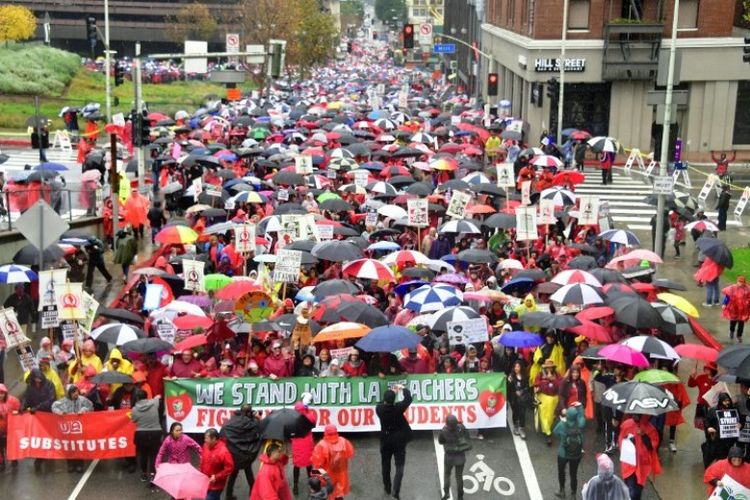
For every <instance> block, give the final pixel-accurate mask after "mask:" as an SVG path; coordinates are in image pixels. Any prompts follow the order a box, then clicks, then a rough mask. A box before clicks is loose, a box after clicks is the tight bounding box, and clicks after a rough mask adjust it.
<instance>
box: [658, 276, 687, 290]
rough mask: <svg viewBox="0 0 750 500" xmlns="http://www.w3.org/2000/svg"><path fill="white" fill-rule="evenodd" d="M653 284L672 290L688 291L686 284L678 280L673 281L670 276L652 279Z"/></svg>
mask: <svg viewBox="0 0 750 500" xmlns="http://www.w3.org/2000/svg"><path fill="white" fill-rule="evenodd" d="M652 284H653V285H654V286H655V287H656V288H668V289H670V290H678V291H681V292H686V291H687V288H686V287H685V285H683V284H681V283H677V282H676V281H672V280H670V279H668V278H656V279H655V280H654V281H652Z"/></svg>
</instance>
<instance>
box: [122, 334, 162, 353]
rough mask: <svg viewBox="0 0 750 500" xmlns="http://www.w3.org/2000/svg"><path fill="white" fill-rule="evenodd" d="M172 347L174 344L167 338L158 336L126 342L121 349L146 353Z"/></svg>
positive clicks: (124, 351) (126, 351)
mask: <svg viewBox="0 0 750 500" xmlns="http://www.w3.org/2000/svg"><path fill="white" fill-rule="evenodd" d="M172 347H173V346H172V344H170V343H169V342H167V341H166V340H162V339H158V338H156V337H146V338H144V339H138V340H131V341H130V342H125V343H124V344H123V345H122V347H121V348H120V350H121V351H122V352H123V353H129V352H136V353H140V354H146V353H156V352H167V351H171V350H172Z"/></svg>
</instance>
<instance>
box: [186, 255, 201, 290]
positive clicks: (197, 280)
mask: <svg viewBox="0 0 750 500" xmlns="http://www.w3.org/2000/svg"><path fill="white" fill-rule="evenodd" d="M205 265H206V263H205V262H202V261H200V260H192V259H182V277H183V279H184V280H185V290H192V291H194V292H205V291H206V290H205V288H204V287H203V268H204V267H205Z"/></svg>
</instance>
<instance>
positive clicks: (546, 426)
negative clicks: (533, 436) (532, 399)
mask: <svg viewBox="0 0 750 500" xmlns="http://www.w3.org/2000/svg"><path fill="white" fill-rule="evenodd" d="M534 387H536V388H537V389H539V392H537V393H536V399H537V400H538V401H539V407H538V409H537V412H538V415H539V430H540V431H541V432H542V434H544V435H546V436H549V435H551V434H552V424H554V423H555V412H556V411H557V403H558V401H559V400H560V397H559V396H558V392H559V390H560V377H559V376H557V377H556V378H555V379H554V380H549V379H545V378H543V377H542V374H541V373H540V374H539V375H537V377H536V380H535V381H534Z"/></svg>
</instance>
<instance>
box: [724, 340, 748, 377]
mask: <svg viewBox="0 0 750 500" xmlns="http://www.w3.org/2000/svg"><path fill="white" fill-rule="evenodd" d="M747 359H750V345H732V346H728V347H725V348H724V349H723V350H722V351H721V352H720V353H719V357H718V358H717V359H716V363H717V364H718V365H721V366H723V367H724V368H727V369H728V370H730V371H731V370H734V369H735V368H737V367H738V366H740V365H741V364H742V363H744V362H745V360H747Z"/></svg>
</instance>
